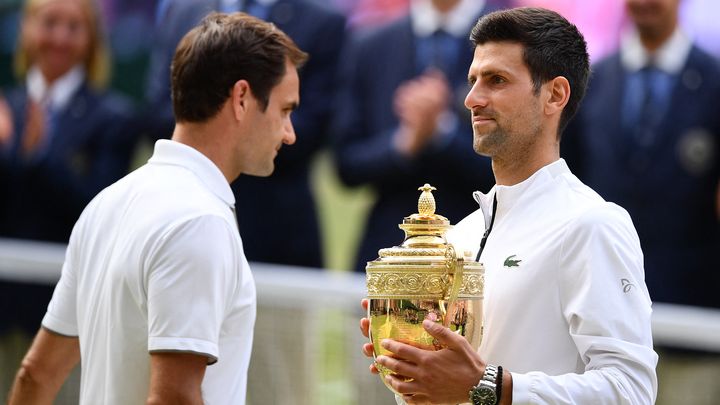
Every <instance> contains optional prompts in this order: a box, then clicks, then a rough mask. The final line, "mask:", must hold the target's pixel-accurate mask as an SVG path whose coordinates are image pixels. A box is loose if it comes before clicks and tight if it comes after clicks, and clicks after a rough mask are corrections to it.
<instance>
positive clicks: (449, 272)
mask: <svg viewBox="0 0 720 405" xmlns="http://www.w3.org/2000/svg"><path fill="white" fill-rule="evenodd" d="M434 189H435V188H434V187H432V186H430V185H428V184H425V185H424V186H423V187H420V188H419V190H422V193H421V195H420V199H419V201H418V213H417V214H413V215H411V216H409V217H405V218H404V219H403V223H402V224H400V225H399V227H400V229H402V230H403V231H405V239H404V241H403V243H402V245H400V246H395V247H391V248H385V249H380V251H379V258H378V259H376V260H373V261H371V262H368V264H367V267H366V275H367V289H368V300H369V305H368V314H367V316H368V318H369V319H370V341H371V343H372V345H373V349H374V351H375V356H376V357H377V356H379V355H386V356H393V354H392V353H390V352H389V351H387V350H385V349H384V348H383V347H382V346H380V342H381V341H382V340H383V339H394V340H397V341H400V342H403V343H406V344H409V345H412V346H415V347H418V348H422V349H425V350H440V349H442V346H441V345H440V344H438V342H437V341H435V339H434V338H433V337H432V336H431V335H430V334H428V333H427V332H426V331H425V329H424V328H423V326H422V322H423V320H424V319H429V320H431V321H434V322H439V323H442V324H443V325H444V326H446V327H448V328H450V330H452V331H453V332H454V333H457V334H460V335H462V336H464V337H465V338H466V339H467V340H468V342H470V345H471V346H472V347H473V348H475V350H477V349H478V347H479V346H480V341H481V340H482V299H483V289H484V269H483V266H482V264H480V263H478V262H476V261H474V260H473V259H472V257H471V256H470V253H469V252H467V253H465V254H463V255H461V256H458V255H457V254H456V252H455V248H454V247H453V245H451V244H449V243H448V242H447V239H446V238H445V233H446V231H447V230H448V229H450V227H451V225H450V222H449V221H448V220H447V218H445V217H443V216H441V215H437V214H435V199H434V197H433V195H432V190H434ZM377 366H378V370H379V371H380V377H381V378H382V380H383V383H385V385H386V386H387V387H388V388H390V390H393V389H392V387H390V386H389V385H387V383H386V382H385V378H384V377H385V376H387V375H388V374H390V373H392V372H391V371H390V370H388V369H386V368H384V367H382V366H380V365H379V364H378V365H377ZM401 377H402V376H401ZM393 391H394V390H393Z"/></svg>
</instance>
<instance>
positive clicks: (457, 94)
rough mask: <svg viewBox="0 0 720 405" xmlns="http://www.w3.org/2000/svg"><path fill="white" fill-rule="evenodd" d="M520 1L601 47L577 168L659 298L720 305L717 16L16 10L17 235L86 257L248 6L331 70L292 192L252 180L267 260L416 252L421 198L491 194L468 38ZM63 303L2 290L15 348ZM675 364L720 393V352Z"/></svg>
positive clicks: (305, 120)
mask: <svg viewBox="0 0 720 405" xmlns="http://www.w3.org/2000/svg"><path fill="white" fill-rule="evenodd" d="M513 6H541V7H546V8H550V9H553V10H556V11H558V12H559V13H560V14H562V15H564V16H565V17H566V18H568V19H569V20H570V21H571V22H573V23H575V24H576V25H577V26H578V28H579V29H580V30H581V32H582V33H583V34H584V35H585V37H586V40H587V42H588V50H589V53H590V56H591V60H592V62H593V64H594V71H595V73H594V76H593V78H592V79H591V83H590V87H589V91H588V95H587V97H586V101H585V103H584V105H583V107H582V109H581V111H580V113H579V114H578V117H577V118H576V119H575V120H574V121H573V122H571V124H570V126H569V127H568V130H567V131H566V132H565V134H564V138H563V143H562V145H563V147H562V152H561V153H562V155H563V157H565V158H566V159H567V160H568V162H569V163H570V166H571V168H572V169H573V171H574V172H575V173H576V174H578V176H579V177H580V178H581V179H582V180H584V181H586V182H587V183H588V184H589V185H590V186H592V187H594V188H595V189H596V191H598V192H599V193H600V194H601V195H603V197H605V198H606V199H608V200H610V201H613V202H617V203H618V204H620V205H621V206H623V207H625V208H626V209H628V211H629V212H630V214H631V216H632V218H633V221H634V222H635V224H636V226H637V228H638V233H639V235H640V238H641V243H642V244H643V250H644V252H645V255H646V268H645V271H646V278H647V282H648V286H649V289H650V294H651V296H652V297H653V299H654V300H656V301H658V302H667V303H674V304H682V305H692V306H699V307H705V308H720V294H717V292H716V291H717V289H718V288H719V287H720V260H719V259H718V258H717V257H716V252H717V251H718V248H720V221H719V220H718V218H719V217H720V214H719V213H720V207H719V205H720V204H719V201H720V197H719V196H720V193H719V192H718V185H719V183H720V67H719V62H718V58H720V25H719V24H718V23H717V21H718V19H719V18H720V2H717V1H715V0H603V1H577V0H485V1H483V0H247V1H234V0H217V1H211V0H122V1H121V0H98V1H93V0H65V1H60V0H27V1H26V2H25V1H22V0H0V87H1V88H2V90H0V238H19V239H28V240H41V241H50V242H58V243H66V242H67V239H68V237H69V234H70V231H71V229H72V225H73V223H74V222H75V220H76V219H77V217H78V216H79V215H80V212H81V211H82V209H83V207H84V206H85V205H86V204H87V202H89V201H90V199H92V197H93V196H94V195H95V194H96V193H97V192H99V191H100V190H102V189H103V188H104V187H106V186H107V185H109V184H111V183H112V182H114V181H115V180H117V179H119V178H120V177H122V176H123V175H124V174H126V173H128V172H129V171H130V170H132V169H133V168H135V167H137V166H139V165H141V164H143V163H144V162H145V161H146V159H147V158H148V157H149V153H150V151H151V145H152V143H153V142H154V141H155V140H157V139H160V138H168V137H169V136H170V135H171V133H172V124H173V121H172V112H171V109H170V99H169V73H170V71H169V66H170V61H171V57H172V53H173V51H174V48H175V45H176V44H177V42H178V40H179V39H180V38H181V37H182V35H183V34H184V33H185V32H186V31H187V30H188V29H189V28H191V27H192V26H193V25H195V23H197V21H199V19H200V18H201V17H202V15H204V14H205V13H207V12H208V11H209V10H210V9H215V10H220V11H246V12H249V13H251V14H254V15H256V16H259V17H261V18H264V19H267V20H269V21H272V22H274V23H275V24H276V25H278V26H279V27H280V28H281V29H283V30H284V31H286V32H287V33H288V34H289V35H290V36H291V37H293V39H294V40H295V41H296V42H297V43H298V44H299V46H300V47H301V48H303V49H304V50H306V51H308V52H309V54H310V61H309V63H308V65H307V66H306V67H305V68H304V70H303V71H302V73H301V107H300V109H299V110H298V111H297V112H296V113H294V114H295V115H294V123H295V126H296V132H297V135H298V141H297V144H296V145H295V146H293V147H290V148H283V151H282V152H281V154H280V156H279V157H278V160H277V170H276V173H275V175H273V177H271V178H268V179H259V178H248V177H241V178H240V179H238V181H236V182H235V183H234V184H233V185H232V187H233V191H234V192H235V195H236V198H237V200H238V214H239V215H238V221H239V227H240V230H241V234H242V237H243V243H244V246H245V249H246V254H247V256H248V259H249V260H251V261H255V262H265V263H276V264H282V265H290V266H302V267H307V268H312V269H317V270H319V271H320V270H322V269H326V271H362V270H363V269H364V263H365V262H367V261H368V260H373V259H374V258H375V257H377V250H378V249H380V248H382V247H388V246H391V245H395V244H398V243H400V242H401V241H402V233H401V231H399V230H398V229H397V223H399V222H401V221H402V218H403V217H404V216H406V215H410V214H412V213H413V212H415V207H416V205H415V204H416V201H417V199H416V198H417V195H418V192H417V191H416V190H417V187H418V186H420V185H422V184H423V183H426V182H429V183H431V184H433V185H434V186H436V187H437V188H438V191H437V192H436V198H437V201H438V211H439V213H441V214H443V215H445V216H447V217H448V218H449V219H450V220H451V221H452V222H453V223H454V222H457V221H458V220H459V219H461V218H462V217H463V216H465V215H467V214H468V213H470V212H471V211H472V210H474V209H475V208H476V207H475V204H474V202H473V200H472V198H471V195H470V193H471V192H472V191H473V190H477V189H480V190H483V191H487V190H488V189H489V188H490V187H491V186H492V184H493V180H492V173H491V171H490V166H489V161H488V160H487V159H485V158H481V157H477V156H475V155H474V152H473V151H472V148H471V137H472V135H471V134H472V132H471V129H470V125H469V122H468V121H467V117H468V115H467V112H466V110H465V109H464V107H463V106H462V101H463V98H464V95H465V93H466V92H467V89H468V87H467V85H466V72H467V67H468V66H469V63H470V60H471V59H472V49H471V48H470V45H469V42H468V41H467V35H468V33H469V28H470V27H471V26H472V24H473V23H474V21H476V20H477V18H478V17H479V16H481V15H482V14H484V13H486V12H488V11H491V10H495V9H499V8H504V7H513ZM675 21H677V22H678V24H679V25H678V27H679V28H678V29H676V26H675ZM653 41H655V42H653ZM648 44H650V45H648ZM648 46H649V48H648ZM648 83H649V84H648ZM51 293H52V287H51V286H42V285H36V284H22V283H16V282H12V281H7V280H0V308H2V309H0V334H4V333H10V332H11V331H16V330H17V329H20V330H22V331H23V333H27V334H29V335H31V334H34V332H35V330H36V329H37V327H38V325H39V322H40V319H41V317H42V315H43V313H44V311H45V308H46V305H47V302H48V301H49V298H50V295H51ZM10 308H13V310H9V309H10ZM658 350H659V351H660V352H661V356H664V358H667V359H669V360H667V362H666V363H665V364H667V365H668V366H666V367H665V368H664V369H663V373H666V374H661V377H663V375H666V376H665V377H663V378H664V379H662V380H661V384H663V383H666V384H677V385H678V386H684V388H683V389H685V390H688V389H692V385H691V386H690V387H688V382H689V381H694V384H702V383H703V382H704V381H708V379H709V381H717V380H718V379H720V358H719V355H718V354H717V353H708V352H702V351H696V350H686V349H682V350H681V349H678V348H673V347H663V348H659V349H658ZM673 359H674V361H675V363H671V361H673ZM661 363H662V361H661ZM3 366H4V367H8V368H14V365H7V364H6V365H3ZM713 379H714V380H713ZM710 385H712V384H710ZM714 385H717V384H714ZM1 386H2V385H1V384H0V387H1ZM717 390H718V387H715V391H714V392H713V393H712V396H713V398H714V396H715V395H716V394H718V391H717ZM669 391H670V390H668V392H669ZM668 395H669V394H668ZM707 395H708V397H709V396H710V395H711V394H707ZM687 403H695V402H687ZM697 403H700V402H697ZM707 403H711V402H707Z"/></svg>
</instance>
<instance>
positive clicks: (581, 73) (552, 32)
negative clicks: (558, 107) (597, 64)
mask: <svg viewBox="0 0 720 405" xmlns="http://www.w3.org/2000/svg"><path fill="white" fill-rule="evenodd" d="M470 40H471V41H472V42H473V43H474V44H475V46H478V45H482V44H484V43H486V42H501V41H508V42H515V43H520V44H521V45H523V47H524V51H523V61H524V62H525V64H526V65H527V67H528V69H529V70H530V76H531V77H532V81H533V88H534V90H535V92H536V93H537V92H539V91H540V86H542V84H543V83H547V82H548V81H550V80H552V79H554V78H555V77H558V76H564V77H565V78H566V79H567V80H568V82H570V99H569V100H568V103H567V105H566V106H565V109H564V110H563V112H562V115H561V116H560V124H559V128H558V137H560V134H562V131H563V130H564V129H565V127H566V126H567V124H568V122H569V121H570V119H571V118H572V117H573V116H574V115H575V113H576V112H577V110H578V107H579V105H580V101H581V100H582V99H583V97H584V96H585V89H586V88H587V82H588V77H589V76H590V61H589V57H588V53H587V44H586V43H585V38H583V36H582V34H581V33H580V31H578V29H577V27H576V26H575V25H573V24H571V23H570V22H569V21H568V20H566V19H565V18H564V17H563V16H561V15H560V14H558V13H556V12H554V11H551V10H547V9H543V8H532V7H521V8H514V9H509V10H501V11H496V12H493V13H490V14H487V15H485V16H484V17H482V18H480V20H478V22H477V24H475V27H473V29H472V32H471V33H470Z"/></svg>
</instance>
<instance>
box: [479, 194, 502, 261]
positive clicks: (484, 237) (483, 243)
mask: <svg viewBox="0 0 720 405" xmlns="http://www.w3.org/2000/svg"><path fill="white" fill-rule="evenodd" d="M495 211H497V193H495V195H494V196H493V206H492V216H491V217H490V226H488V227H487V229H486V230H485V233H484V234H483V237H482V240H481V241H480V250H478V253H477V256H476V257H475V261H476V262H479V261H480V255H482V252H483V250H485V243H487V238H488V236H490V231H492V228H493V224H494V223H495Z"/></svg>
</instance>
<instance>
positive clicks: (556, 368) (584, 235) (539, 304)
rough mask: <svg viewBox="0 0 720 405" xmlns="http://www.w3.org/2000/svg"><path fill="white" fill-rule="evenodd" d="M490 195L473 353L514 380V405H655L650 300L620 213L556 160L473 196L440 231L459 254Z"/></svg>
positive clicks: (633, 237) (469, 243) (473, 243)
mask: <svg viewBox="0 0 720 405" xmlns="http://www.w3.org/2000/svg"><path fill="white" fill-rule="evenodd" d="M493 197H496V198H497V210H496V214H495V215H496V216H495V221H494V224H493V230H492V232H491V233H490V236H489V237H488V239H487V244H486V245H485V249H484V251H483V253H482V256H481V258H480V261H481V262H482V263H483V265H484V267H485V291H484V319H483V321H484V336H483V341H482V344H481V347H480V354H481V356H482V357H483V359H484V360H485V361H487V362H488V363H491V364H495V365H500V366H503V368H504V369H505V370H507V371H509V372H511V373H512V376H513V403H514V404H561V403H562V404H565V403H567V404H570V403H572V404H590V403H612V404H650V403H654V400H655V396H656V394H657V377H656V374H655V367H656V365H657V360H658V357H657V355H656V354H655V352H654V351H653V343H652V333H651V328H650V314H651V302H650V297H649V294H648V291H647V288H646V286H645V282H644V272H643V256H642V251H641V249H640V242H639V240H638V237H637V234H636V232H635V229H634V227H633V225H632V221H631V220H630V217H629V216H628V214H627V212H626V211H625V210H623V209H622V208H620V207H618V206H617V205H615V204H612V203H608V202H605V201H604V200H603V199H602V198H601V197H600V196H599V195H598V194H597V193H595V192H594V191H593V190H591V189H590V188H589V187H587V186H585V185H584V184H582V183H581V182H580V181H579V180H578V179H577V177H575V176H574V175H573V174H572V173H571V172H570V171H569V169H568V167H567V165H566V164H565V162H564V160H562V159H560V160H558V161H556V162H554V163H551V164H549V165H547V166H545V167H544V168H542V169H540V170H539V171H537V172H536V173H535V174H533V175H532V176H531V177H530V178H528V179H527V180H525V181H523V182H521V183H519V184H517V185H514V186H499V185H496V186H495V187H494V188H493V189H492V190H491V191H490V193H488V195H483V194H479V198H478V199H479V202H480V204H481V209H479V210H477V211H476V212H474V213H473V214H471V215H470V216H468V217H467V218H466V219H464V220H463V221H461V222H460V223H459V224H457V225H456V226H455V228H454V229H452V230H451V231H450V232H449V233H448V240H449V241H450V242H451V243H453V244H454V245H455V247H456V249H458V250H459V251H471V252H473V254H475V253H477V250H478V247H479V244H480V240H481V238H482V235H483V233H484V231H485V227H486V223H487V221H488V220H489V218H490V215H491V207H492V200H493ZM486 218H488V219H486Z"/></svg>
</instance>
